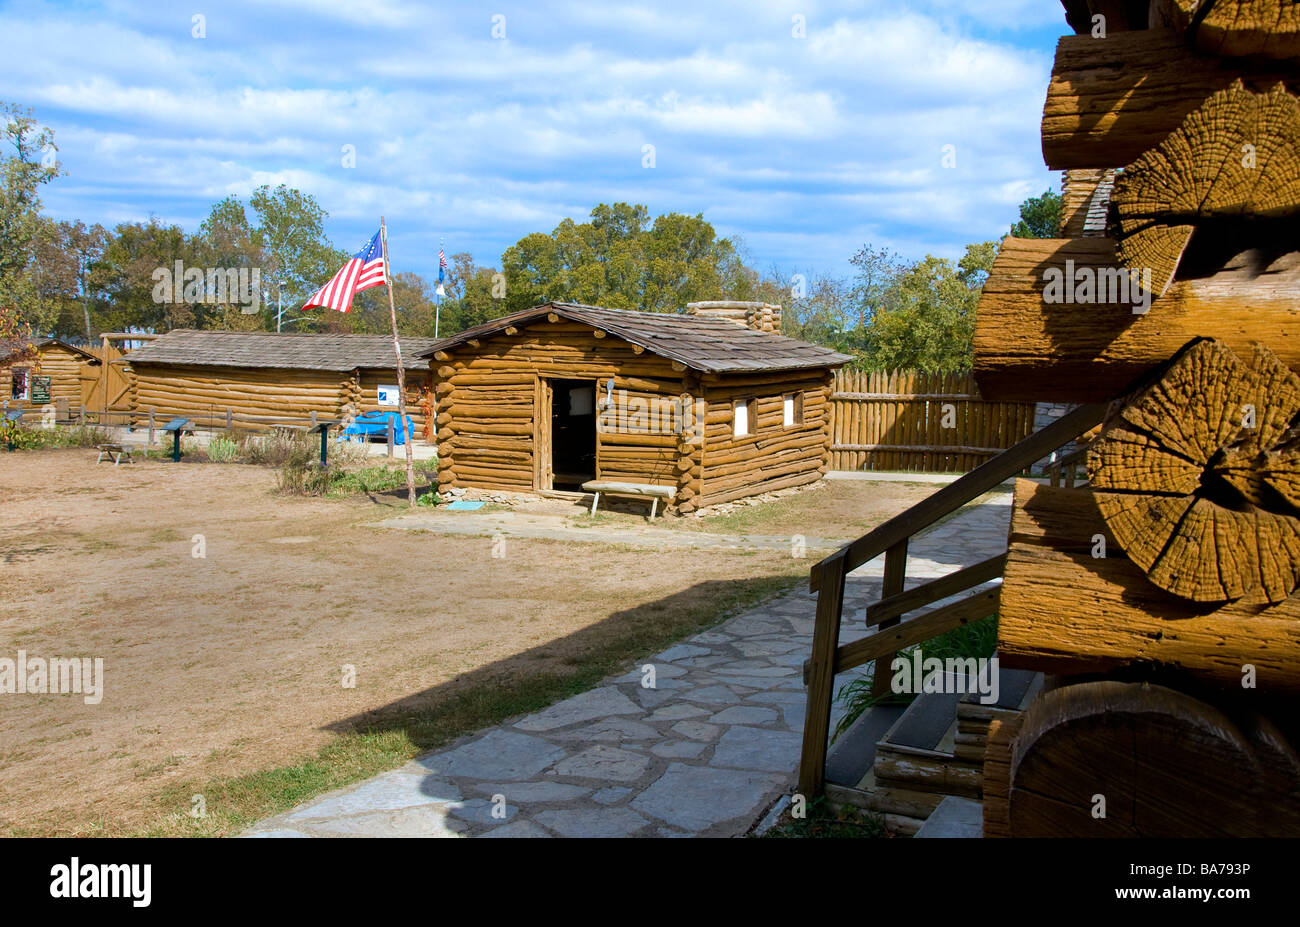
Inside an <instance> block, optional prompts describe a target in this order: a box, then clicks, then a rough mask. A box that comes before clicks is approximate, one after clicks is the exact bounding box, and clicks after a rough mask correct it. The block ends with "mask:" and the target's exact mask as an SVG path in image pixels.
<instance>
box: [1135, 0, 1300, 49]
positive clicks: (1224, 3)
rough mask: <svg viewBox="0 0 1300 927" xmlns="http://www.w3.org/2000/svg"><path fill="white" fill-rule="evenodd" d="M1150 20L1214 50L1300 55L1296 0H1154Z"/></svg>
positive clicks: (1201, 47) (1299, 14) (1299, 23)
mask: <svg viewBox="0 0 1300 927" xmlns="http://www.w3.org/2000/svg"><path fill="white" fill-rule="evenodd" d="M1150 21H1151V22H1152V23H1155V24H1160V25H1167V26H1172V27H1173V28H1174V29H1177V30H1179V31H1180V32H1182V33H1185V34H1186V35H1187V36H1189V37H1190V38H1191V40H1192V41H1193V42H1194V43H1195V45H1196V47H1197V48H1199V49H1201V50H1202V51H1205V52H1208V53H1210V54H1214V55H1222V56H1224V57H1239V56H1240V57H1246V56H1259V57H1263V58H1277V59H1296V58H1300V4H1296V3H1295V2H1293V0H1152V4H1151V18H1150Z"/></svg>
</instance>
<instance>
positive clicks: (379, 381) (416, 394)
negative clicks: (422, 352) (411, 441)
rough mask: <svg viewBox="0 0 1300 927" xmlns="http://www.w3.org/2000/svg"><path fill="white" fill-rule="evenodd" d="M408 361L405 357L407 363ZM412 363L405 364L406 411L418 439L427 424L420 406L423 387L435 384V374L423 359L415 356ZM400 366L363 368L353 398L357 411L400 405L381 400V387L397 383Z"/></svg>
mask: <svg viewBox="0 0 1300 927" xmlns="http://www.w3.org/2000/svg"><path fill="white" fill-rule="evenodd" d="M405 363H407V361H406V360H405V358H403V364H405ZM409 363H410V366H409V367H407V368H405V370H404V372H405V374H406V414H407V416H409V417H410V419H411V424H412V425H413V426H414V427H415V433H416V435H417V440H419V437H418V436H419V435H420V433H421V431H422V429H423V428H424V413H423V412H422V411H421V410H420V389H421V388H422V387H424V386H429V387H430V388H432V385H433V377H432V375H431V373H430V371H429V369H428V368H427V367H426V366H425V365H424V362H423V361H419V360H411V361H410V362H409ZM396 385H397V369H396V368H394V369H392V370H361V371H358V373H357V390H356V396H355V398H354V399H352V400H350V401H351V402H354V403H355V405H356V410H357V413H358V414H360V413H365V412H396V411H397V406H381V405H380V404H379V387H381V386H396Z"/></svg>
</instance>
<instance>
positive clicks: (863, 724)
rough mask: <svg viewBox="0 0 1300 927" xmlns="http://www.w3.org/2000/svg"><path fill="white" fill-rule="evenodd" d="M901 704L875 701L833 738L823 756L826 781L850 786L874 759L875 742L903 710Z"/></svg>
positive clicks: (864, 772) (855, 783) (867, 768)
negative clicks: (878, 703)
mask: <svg viewBox="0 0 1300 927" xmlns="http://www.w3.org/2000/svg"><path fill="white" fill-rule="evenodd" d="M903 710H904V709H903V706H901V705H876V706H875V707H874V708H869V709H867V710H866V711H864V712H863V713H862V714H861V715H860V716H859V717H858V719H857V720H856V721H854V722H853V724H852V725H850V727H849V729H848V730H847V731H845V732H844V733H843V734H841V735H840V736H839V737H838V738H836V740H835V743H834V744H832V745H831V749H830V753H828V754H827V756H826V781H827V782H831V783H834V784H835V785H843V786H848V787H850V788H852V787H853V786H856V785H857V784H858V783H859V782H860V781H862V777H863V776H865V775H866V774H867V773H868V772H869V771H870V770H871V767H872V764H874V763H875V761H876V744H877V743H879V742H880V740H881V739H882V738H883V737H884V736H885V734H886V732H888V731H889V729H890V728H891V727H893V725H894V724H895V722H897V721H898V719H899V718H900V717H901V716H902V714H903Z"/></svg>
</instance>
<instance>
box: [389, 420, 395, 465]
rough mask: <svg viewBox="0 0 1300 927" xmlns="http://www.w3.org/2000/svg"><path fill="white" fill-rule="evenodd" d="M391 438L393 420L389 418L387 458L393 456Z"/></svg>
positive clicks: (392, 436)
mask: <svg viewBox="0 0 1300 927" xmlns="http://www.w3.org/2000/svg"><path fill="white" fill-rule="evenodd" d="M393 438H394V435H393V420H392V419H391V418H390V419H389V420H388V456H389V457H390V458H391V457H392V456H393Z"/></svg>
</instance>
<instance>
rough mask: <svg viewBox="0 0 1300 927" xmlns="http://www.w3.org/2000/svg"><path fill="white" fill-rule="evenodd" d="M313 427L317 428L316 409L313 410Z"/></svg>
mask: <svg viewBox="0 0 1300 927" xmlns="http://www.w3.org/2000/svg"><path fill="white" fill-rule="evenodd" d="M311 427H312V428H315V427H316V410H315V409H312V410H311Z"/></svg>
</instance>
